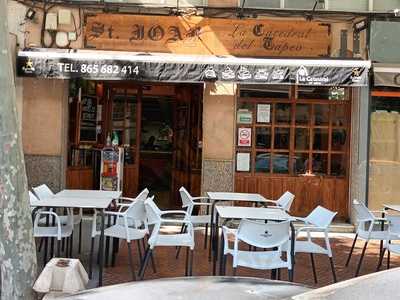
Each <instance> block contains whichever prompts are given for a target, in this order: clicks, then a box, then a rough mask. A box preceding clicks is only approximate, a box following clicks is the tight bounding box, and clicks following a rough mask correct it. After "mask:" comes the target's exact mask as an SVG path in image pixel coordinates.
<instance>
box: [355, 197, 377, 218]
mask: <svg viewBox="0 0 400 300" xmlns="http://www.w3.org/2000/svg"><path fill="white" fill-rule="evenodd" d="M353 208H354V211H355V214H356V218H357V221H373V220H374V219H375V217H374V214H373V213H372V212H371V211H370V210H369V209H368V208H367V207H366V206H365V205H364V203H361V202H360V201H358V200H357V199H354V200H353Z"/></svg>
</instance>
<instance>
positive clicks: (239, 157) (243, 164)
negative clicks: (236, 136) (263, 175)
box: [236, 153, 250, 172]
mask: <svg viewBox="0 0 400 300" xmlns="http://www.w3.org/2000/svg"><path fill="white" fill-rule="evenodd" d="M236 171H238V172H249V171H250V153H237V154H236Z"/></svg>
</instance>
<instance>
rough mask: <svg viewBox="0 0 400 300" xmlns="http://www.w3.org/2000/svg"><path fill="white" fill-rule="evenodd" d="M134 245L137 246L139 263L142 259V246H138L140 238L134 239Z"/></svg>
mask: <svg viewBox="0 0 400 300" xmlns="http://www.w3.org/2000/svg"><path fill="white" fill-rule="evenodd" d="M136 245H137V248H138V253H139V263H140V262H141V261H142V259H143V254H142V247H141V246H140V240H136Z"/></svg>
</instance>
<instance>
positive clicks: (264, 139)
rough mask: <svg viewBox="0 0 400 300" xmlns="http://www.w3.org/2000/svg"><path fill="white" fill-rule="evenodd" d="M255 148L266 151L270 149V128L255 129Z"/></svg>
mask: <svg viewBox="0 0 400 300" xmlns="http://www.w3.org/2000/svg"><path fill="white" fill-rule="evenodd" d="M256 147H257V148H266V149H269V148H271V128H265V127H257V128H256Z"/></svg>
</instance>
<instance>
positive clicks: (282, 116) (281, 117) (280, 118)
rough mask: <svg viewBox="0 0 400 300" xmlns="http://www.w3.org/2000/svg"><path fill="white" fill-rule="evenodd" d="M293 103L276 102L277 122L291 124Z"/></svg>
mask: <svg viewBox="0 0 400 300" xmlns="http://www.w3.org/2000/svg"><path fill="white" fill-rule="evenodd" d="M290 108H291V104H288V103H278V104H275V123H279V124H290V116H291V111H290Z"/></svg>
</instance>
